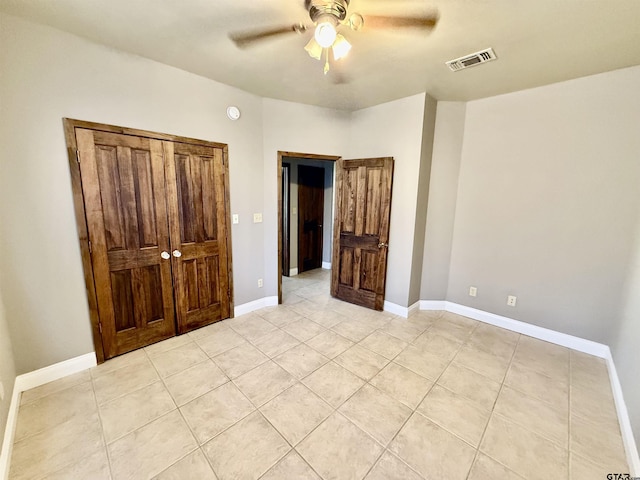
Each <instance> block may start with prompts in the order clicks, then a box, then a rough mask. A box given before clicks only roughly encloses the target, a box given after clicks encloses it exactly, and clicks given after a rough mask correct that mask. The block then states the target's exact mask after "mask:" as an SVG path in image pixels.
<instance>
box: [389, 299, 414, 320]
mask: <svg viewBox="0 0 640 480" xmlns="http://www.w3.org/2000/svg"><path fill="white" fill-rule="evenodd" d="M419 308H420V302H416V303H414V304H413V305H411V306H409V307H403V306H400V305H397V304H395V303H391V302H387V301H386V300H385V301H384V311H385V312H389V313H393V314H394V315H398V316H400V317H403V318H409V315H410V314H412V313H413V312H415V311H416V310H418V309H419Z"/></svg>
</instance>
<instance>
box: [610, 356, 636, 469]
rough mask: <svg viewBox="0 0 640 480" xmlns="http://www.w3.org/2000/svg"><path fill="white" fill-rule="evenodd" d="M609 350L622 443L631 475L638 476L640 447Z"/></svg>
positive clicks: (611, 376)
mask: <svg viewBox="0 0 640 480" xmlns="http://www.w3.org/2000/svg"><path fill="white" fill-rule="evenodd" d="M607 350H608V355H607V357H606V361H607V368H608V369H609V380H610V381H611V390H612V391H613V400H614V402H615V404H616V411H617V412H618V422H619V424H620V432H621V434H622V443H623V444H624V450H625V453H626V454H627V463H628V464H629V469H630V470H631V472H630V473H631V476H633V477H638V476H640V457H639V456H638V448H637V446H636V440H635V438H634V436H633V430H632V429H631V420H629V412H628V410H627V404H626V403H625V401H624V396H623V395H622V386H621V385H620V379H619V378H618V372H617V371H616V366H615V364H614V363H613V356H612V355H611V350H609V348H608V347H607Z"/></svg>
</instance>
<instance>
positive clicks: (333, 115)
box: [263, 98, 351, 296]
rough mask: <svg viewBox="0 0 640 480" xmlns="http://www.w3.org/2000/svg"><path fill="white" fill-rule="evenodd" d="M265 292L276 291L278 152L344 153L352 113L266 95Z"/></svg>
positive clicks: (339, 154) (275, 292)
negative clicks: (285, 100) (274, 98)
mask: <svg viewBox="0 0 640 480" xmlns="http://www.w3.org/2000/svg"><path fill="white" fill-rule="evenodd" d="M263 117H264V119H265V122H264V128H263V130H264V156H263V158H264V205H263V209H264V213H263V219H264V229H265V238H264V252H265V255H264V258H265V267H264V271H265V277H264V295H265V296H273V295H277V294H278V276H277V275H278V185H277V178H278V177H277V175H278V171H277V167H278V151H285V152H293V153H312V154H318V155H337V156H345V152H347V151H348V140H349V128H350V119H351V114H350V113H348V112H344V111H340V110H331V109H327V108H319V107H313V106H310V105H301V104H299V103H292V102H284V101H281V100H273V99H269V98H265V99H264V100H263Z"/></svg>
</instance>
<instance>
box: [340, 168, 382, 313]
mask: <svg viewBox="0 0 640 480" xmlns="http://www.w3.org/2000/svg"><path fill="white" fill-rule="evenodd" d="M392 180H393V159H392V158H367V159H362V160H338V162H337V170H336V210H335V220H334V233H333V260H332V265H331V295H333V296H334V297H337V298H339V299H341V300H345V301H347V302H350V303H355V304H357V305H362V306H363V307H368V308H373V309H375V310H382V307H383V304H384V291H385V285H386V277H387V250H388V247H389V243H388V242H389V219H390V216H391V186H392Z"/></svg>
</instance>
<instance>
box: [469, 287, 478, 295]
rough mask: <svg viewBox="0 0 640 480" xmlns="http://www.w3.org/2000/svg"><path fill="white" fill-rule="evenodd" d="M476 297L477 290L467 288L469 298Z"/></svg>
mask: <svg viewBox="0 0 640 480" xmlns="http://www.w3.org/2000/svg"><path fill="white" fill-rule="evenodd" d="M476 295H478V289H477V288H476V287H469V296H470V297H475V296H476Z"/></svg>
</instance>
